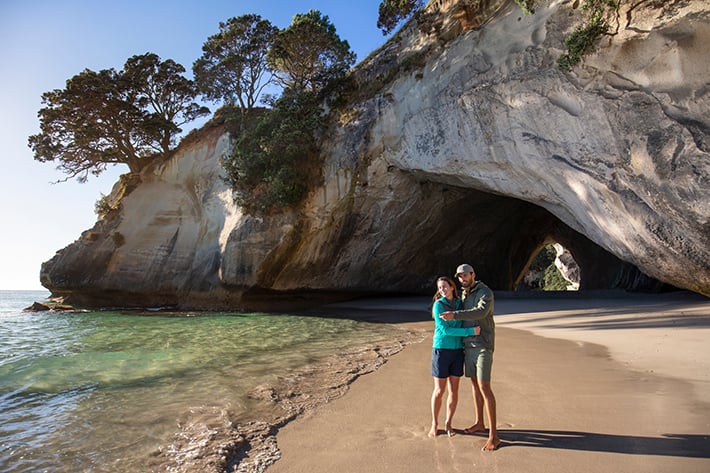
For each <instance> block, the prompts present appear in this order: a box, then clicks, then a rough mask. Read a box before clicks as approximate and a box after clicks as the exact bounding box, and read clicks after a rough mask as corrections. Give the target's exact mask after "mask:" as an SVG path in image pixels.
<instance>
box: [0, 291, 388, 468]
mask: <svg viewBox="0 0 710 473" xmlns="http://www.w3.org/2000/svg"><path fill="white" fill-rule="evenodd" d="M46 295H47V294H46V293H43V292H24V291H0V438H2V439H3V442H2V446H1V447H0V452H1V455H0V471H4V472H8V473H9V472H39V471H52V472H76V471H95V472H101V471H116V470H119V471H147V470H148V469H149V467H148V466H147V465H148V462H149V461H150V462H152V466H151V467H150V469H160V467H159V465H160V461H161V460H160V455H159V452H164V451H166V449H167V448H168V446H169V445H170V444H171V442H173V439H174V437H175V435H176V432H179V430H180V428H182V427H183V426H184V424H185V423H186V422H188V419H192V420H191V421H194V419H195V418H197V419H198V420H199V419H200V418H203V419H211V421H212V422H215V419H217V420H216V422H224V423H234V422H242V421H243V422H246V421H250V420H255V416H257V417H258V416H259V415H261V412H262V411H266V410H268V409H273V406H271V405H266V404H269V403H265V402H264V400H263V399H259V398H258V396H256V397H255V396H253V395H250V393H251V392H252V391H253V390H254V389H255V388H256V387H257V386H263V385H276V384H278V383H279V382H280V381H279V380H280V379H282V378H283V377H284V376H288V375H289V374H290V373H294V372H297V371H298V370H302V369H304V367H306V366H318V363H322V362H324V360H326V359H328V357H332V356H333V355H337V354H339V353H350V352H354V351H355V352H356V351H358V350H360V349H361V347H363V346H366V345H370V346H371V345H372V344H377V343H380V342H387V341H388V340H392V339H393V338H394V336H396V334H393V329H392V326H390V325H385V324H370V323H364V322H356V321H352V320H345V319H329V318H316V317H303V316H294V315H285V314H280V315H275V314H260V313H254V314H239V313H231V314H228V313H208V314H203V313H178V314H163V313H153V314H149V315H144V314H141V315H138V314H136V313H120V312H87V313H57V312H22V311H21V309H22V308H23V307H27V306H29V305H31V304H32V302H34V301H35V300H42V299H43V298H44V297H46ZM330 368H332V366H330ZM316 371H318V370H317V369H316ZM214 413H219V415H216V416H215V415H214ZM205 421H206V422H207V420H205ZM156 457H157V459H156ZM156 463H157V464H158V468H156V466H155V464H156Z"/></svg>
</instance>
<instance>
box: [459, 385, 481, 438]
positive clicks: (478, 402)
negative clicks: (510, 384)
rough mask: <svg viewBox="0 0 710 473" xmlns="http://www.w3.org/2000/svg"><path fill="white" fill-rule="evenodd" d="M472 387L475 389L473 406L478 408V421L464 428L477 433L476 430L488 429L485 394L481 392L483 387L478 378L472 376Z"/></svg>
mask: <svg viewBox="0 0 710 473" xmlns="http://www.w3.org/2000/svg"><path fill="white" fill-rule="evenodd" d="M471 388H472V390H473V407H474V408H475V409H476V423H475V424H473V425H472V426H471V427H469V428H467V429H464V432H465V433H467V434H475V433H476V432H481V431H483V430H486V426H485V424H484V422H483V394H482V393H481V388H480V387H479V386H478V379H476V378H471Z"/></svg>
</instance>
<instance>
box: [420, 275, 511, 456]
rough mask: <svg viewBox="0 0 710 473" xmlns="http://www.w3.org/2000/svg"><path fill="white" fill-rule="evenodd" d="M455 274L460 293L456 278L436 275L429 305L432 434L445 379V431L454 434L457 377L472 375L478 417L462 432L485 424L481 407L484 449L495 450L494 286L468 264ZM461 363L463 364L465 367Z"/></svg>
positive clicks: (472, 432)
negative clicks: (431, 322)
mask: <svg viewBox="0 0 710 473" xmlns="http://www.w3.org/2000/svg"><path fill="white" fill-rule="evenodd" d="M456 279H458V281H459V283H460V284H461V291H462V292H461V297H460V298H459V295H458V290H457V288H456V283H454V281H453V280H452V279H451V278H449V277H446V276H442V277H440V278H438V279H437V281H436V293H435V295H434V305H433V307H432V317H433V318H434V324H435V326H434V338H433V349H432V359H431V372H432V376H433V377H434V392H433V393H432V396H431V413H432V422H431V430H430V431H429V436H430V437H435V436H436V435H437V433H438V420H439V411H440V409H441V405H442V402H443V397H444V392H445V391H446V387H447V385H448V388H449V396H448V403H447V406H446V424H445V427H446V434H447V435H448V436H449V437H451V436H453V435H455V433H454V430H453V428H452V427H451V420H452V418H453V416H454V412H456V405H457V404H458V390H459V380H460V378H461V376H463V375H464V372H465V375H466V377H467V378H470V379H471V385H472V388H473V402H474V406H475V408H476V423H475V424H474V425H472V426H471V427H469V428H467V429H464V433H466V434H474V433H476V432H480V431H483V430H485V425H484V422H483V408H484V405H485V409H486V413H487V415H488V423H489V428H488V441H487V442H486V444H485V445H484V446H483V450H495V449H497V448H498V445H500V439H499V438H498V431H497V430H496V399H495V396H494V395H493V391H492V389H491V369H492V366H493V349H494V347H495V323H494V322H493V292H492V291H491V290H490V288H489V287H488V286H486V285H485V284H484V283H482V282H481V281H476V273H475V271H474V270H473V267H472V266H471V265H469V264H462V265H460V266H459V267H458V268H456ZM464 368H465V370H464Z"/></svg>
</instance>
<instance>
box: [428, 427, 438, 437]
mask: <svg viewBox="0 0 710 473" xmlns="http://www.w3.org/2000/svg"><path fill="white" fill-rule="evenodd" d="M437 433H438V427H437V426H436V425H432V426H431V430H429V437H436V434H437Z"/></svg>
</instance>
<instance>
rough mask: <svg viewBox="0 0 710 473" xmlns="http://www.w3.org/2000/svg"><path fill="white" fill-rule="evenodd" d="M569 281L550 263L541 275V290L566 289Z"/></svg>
mask: <svg viewBox="0 0 710 473" xmlns="http://www.w3.org/2000/svg"><path fill="white" fill-rule="evenodd" d="M568 284H569V282H568V281H567V280H566V279H565V277H564V276H562V273H561V272H560V270H559V269H557V266H555V265H554V264H551V265H550V266H548V267H547V268H545V275H544V276H543V284H542V290H543V291H566V290H567V285H568Z"/></svg>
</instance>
